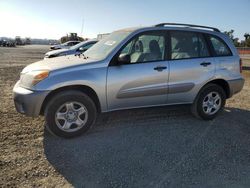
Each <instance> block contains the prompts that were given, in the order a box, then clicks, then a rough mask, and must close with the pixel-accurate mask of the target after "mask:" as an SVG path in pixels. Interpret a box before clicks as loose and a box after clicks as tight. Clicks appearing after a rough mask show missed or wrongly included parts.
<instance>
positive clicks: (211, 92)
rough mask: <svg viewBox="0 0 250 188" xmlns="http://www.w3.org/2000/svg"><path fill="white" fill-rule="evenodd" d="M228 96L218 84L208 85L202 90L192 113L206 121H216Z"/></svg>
mask: <svg viewBox="0 0 250 188" xmlns="http://www.w3.org/2000/svg"><path fill="white" fill-rule="evenodd" d="M225 103H226V94H225V91H224V90H223V88H221V87H220V86H219V85H216V84H208V85H207V86H205V87H204V88H202V89H201V91H200V93H199V94H198V96H197V98H196V99H195V101H194V103H193V105H192V113H193V114H194V115H195V116H196V117H199V118H202V119H204V120H211V119H214V118H215V117H216V116H217V114H218V113H219V112H220V111H221V109H222V108H223V107H224V106H225Z"/></svg>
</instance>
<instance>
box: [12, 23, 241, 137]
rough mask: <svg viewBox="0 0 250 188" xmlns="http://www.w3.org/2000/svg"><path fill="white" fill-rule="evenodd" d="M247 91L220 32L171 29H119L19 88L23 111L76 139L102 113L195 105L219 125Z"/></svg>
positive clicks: (46, 65) (31, 69)
mask: <svg viewBox="0 0 250 188" xmlns="http://www.w3.org/2000/svg"><path fill="white" fill-rule="evenodd" d="M243 85H244V79H243V77H242V75H241V61H240V58H239V55H238V53H237V50H236V48H235V47H234V45H233V43H232V42H231V40H230V39H229V38H228V37H227V36H226V35H225V34H223V33H221V32H220V31H219V30H218V29H216V28H212V27H205V26H197V25H189V24H175V23H174V24H173V23H163V24H158V25H155V26H151V27H144V28H130V29H123V30H119V31H115V32H113V33H112V34H110V35H109V36H108V37H107V38H105V39H103V40H101V41H99V42H98V43H96V45H94V46H93V47H92V48H90V49H89V50H88V51H86V52H85V53H83V54H82V55H80V56H68V57H58V58H55V59H47V60H43V61H39V62H36V63H34V64H31V65H28V66H27V67H25V68H24V69H23V71H22V72H21V76H20V80H19V81H18V82H17V83H16V85H15V87H14V101H15V106H16V109H17V111H18V112H20V113H23V114H26V115H27V116H32V117H35V116H38V115H44V116H45V119H46V125H47V128H48V129H49V130H50V131H51V132H52V133H54V134H55V135H58V136H62V137H73V136H77V135H80V134H81V133H83V132H86V131H87V130H88V129H89V128H90V126H91V125H92V124H94V122H95V119H96V116H97V113H98V112H109V111H113V110H121V109H129V108H139V107H151V106H159V105H173V104H191V110H192V112H193V114H194V115H195V116H196V117H199V118H201V119H204V120H211V119H213V118H214V117H215V116H216V115H217V114H218V113H219V112H220V111H221V109H222V108H223V107H224V105H225V102H226V99H228V98H230V97H231V96H232V95H233V94H235V93H237V92H239V91H240V90H241V89H242V87H243Z"/></svg>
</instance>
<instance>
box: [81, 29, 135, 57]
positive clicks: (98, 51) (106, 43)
mask: <svg viewBox="0 0 250 188" xmlns="http://www.w3.org/2000/svg"><path fill="white" fill-rule="evenodd" d="M130 33H131V31H116V32H113V33H111V34H110V35H109V36H108V37H106V38H104V39H102V40H100V41H99V42H97V43H96V44H95V45H94V46H93V47H91V48H90V49H89V50H87V51H86V52H85V53H84V55H85V56H86V57H88V58H91V59H97V60H101V59H104V58H106V57H107V55H108V54H109V53H110V52H111V51H112V50H113V49H114V48H115V47H116V46H117V45H118V44H119V43H120V42H121V41H122V40H124V39H125V38H126V37H127V36H128V35H129V34H130Z"/></svg>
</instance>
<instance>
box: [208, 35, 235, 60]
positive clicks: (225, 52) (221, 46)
mask: <svg viewBox="0 0 250 188" xmlns="http://www.w3.org/2000/svg"><path fill="white" fill-rule="evenodd" d="M209 40H210V42H211V45H212V48H213V51H214V53H215V56H231V55H232V52H231V50H230V49H229V47H228V46H227V44H226V43H225V42H224V41H223V40H222V39H220V38H219V37H215V36H211V35H210V36H209Z"/></svg>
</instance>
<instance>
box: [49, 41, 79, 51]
mask: <svg viewBox="0 0 250 188" xmlns="http://www.w3.org/2000/svg"><path fill="white" fill-rule="evenodd" d="M80 42H81V41H68V42H65V43H63V44H58V45H53V46H51V47H50V49H51V50H58V49H69V48H70V47H71V46H75V45H76V44H78V43H80Z"/></svg>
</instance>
